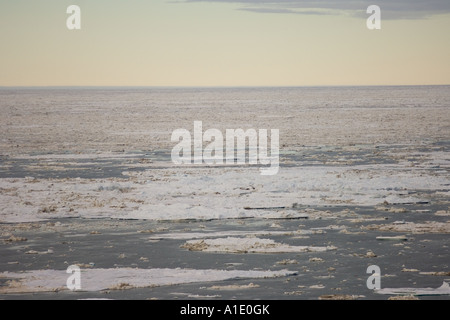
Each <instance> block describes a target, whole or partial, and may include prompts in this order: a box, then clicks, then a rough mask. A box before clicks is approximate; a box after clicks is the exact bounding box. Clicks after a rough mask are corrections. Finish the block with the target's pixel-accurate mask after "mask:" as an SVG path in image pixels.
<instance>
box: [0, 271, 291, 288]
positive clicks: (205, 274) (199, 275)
mask: <svg viewBox="0 0 450 320" xmlns="http://www.w3.org/2000/svg"><path fill="white" fill-rule="evenodd" d="M294 274H296V272H294V271H288V270H279V271H270V270H268V271H254V270H215V269H207V270H199V269H179V268H177V269H132V268H117V269H84V270H81V291H101V290H107V289H122V290H123V289H132V288H144V287H158V286H169V285H177V284H185V283H195V282H213V281H224V280H230V279H238V278H239V279H255V278H275V277H284V276H289V275H294ZM68 277H69V274H67V273H66V271H65V270H63V271H60V270H33V271H25V272H21V273H14V272H3V273H0V278H6V279H9V280H8V281H7V283H6V286H3V287H1V288H0V293H26V292H50V291H56V290H67V288H66V282H67V279H68Z"/></svg>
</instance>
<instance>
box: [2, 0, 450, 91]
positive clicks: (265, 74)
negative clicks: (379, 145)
mask: <svg viewBox="0 0 450 320" xmlns="http://www.w3.org/2000/svg"><path fill="white" fill-rule="evenodd" d="M70 5H78V6H79V7H80V8H81V30H69V29H68V28H67V26H66V20H67V19H68V18H69V16H70V14H67V13H66V10H67V7H68V6H70ZM369 5H378V6H379V7H380V8H381V19H382V20H381V30H369V29H368V28H367V26H366V20H367V19H368V18H369V16H370V14H367V13H366V9H367V7H368V6H369ZM449 30H450V1H448V0H430V1H423V0H421V1H418V0H370V1H366V0H343V1H335V0H334V1H331V0H314V1H313V0H282V1H270V0H247V1H239V0H236V1H234V0H232V1H230V0H95V1H94V0H58V1H56V0H39V1H32V0H27V1H25V0H0V43H1V50H0V86H347V85H435V84H437V85H439V84H450V61H449V60H450V59H449V57H450V37H449V35H448V31H449Z"/></svg>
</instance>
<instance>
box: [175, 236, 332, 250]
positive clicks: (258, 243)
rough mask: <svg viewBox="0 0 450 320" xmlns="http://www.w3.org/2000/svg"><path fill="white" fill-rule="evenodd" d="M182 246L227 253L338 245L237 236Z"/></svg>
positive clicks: (198, 241)
mask: <svg viewBox="0 0 450 320" xmlns="http://www.w3.org/2000/svg"><path fill="white" fill-rule="evenodd" d="M182 248H185V249H188V250H191V251H204V252H226V253H290V252H323V251H327V250H334V249H336V247H331V246H328V247H314V246H291V245H288V244H284V243H278V242H275V241H274V240H272V239H259V238H255V237H250V238H235V237H227V238H220V239H203V240H189V241H187V242H186V243H185V244H184V245H182Z"/></svg>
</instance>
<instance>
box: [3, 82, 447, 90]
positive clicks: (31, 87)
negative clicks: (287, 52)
mask: <svg viewBox="0 0 450 320" xmlns="http://www.w3.org/2000/svg"><path fill="white" fill-rule="evenodd" d="M445 86H450V83H449V84H373V85H364V84H363V85H236V86H232V85H223V86H220V85H219V86H206V85H205V86H202V85H198V86H176V85H173V86H170V85H169V86H151V85H150V86H145V85H143V86H139V85H138V86H133V85H132V86H127V85H106V86H103V85H48V86H38V85H36V86H33V85H32V86H16V85H12V86H0V89H108V88H110V89H146V88H153V89H221V88H223V89H232V88H234V89H239V88H243V89H246V88H247V89H250V88H255V89H256V88H351V87H445Z"/></svg>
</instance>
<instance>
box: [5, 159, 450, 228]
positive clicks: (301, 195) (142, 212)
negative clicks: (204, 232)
mask: <svg viewBox="0 0 450 320" xmlns="http://www.w3.org/2000/svg"><path fill="white" fill-rule="evenodd" d="M128 174H129V175H130V176H131V177H130V178H129V179H113V178H110V179H93V180H91V179H32V178H24V179H0V191H1V192H0V222H29V221H37V220H43V219H52V218H64V217H82V218H120V219H148V220H184V219H205V220H210V219H229V218H250V217H258V218H295V217H304V216H305V214H304V212H302V211H301V210H292V208H291V207H292V205H293V204H294V203H296V204H298V205H299V206H300V207H301V206H307V205H309V206H315V205H317V206H323V205H334V206H339V205H341V206H349V205H351V206H375V205H379V204H382V203H384V202H385V201H387V202H388V203H398V204H401V203H417V202H420V201H423V200H424V199H421V198H420V197H419V196H417V194H416V193H414V192H415V191H417V190H424V191H435V190H446V189H448V181H449V177H448V174H439V175H434V174H432V171H427V170H424V169H423V168H420V169H414V168H410V167H405V166H400V165H364V166H348V167H295V168H282V169H281V170H280V173H279V174H278V175H276V176H261V175H260V174H259V172H258V169H257V168H236V167H233V168H204V167H196V168H166V169H153V170H147V171H145V172H129V173H128ZM410 191H413V192H410ZM283 208H285V209H283ZM289 208H291V209H289Z"/></svg>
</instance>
